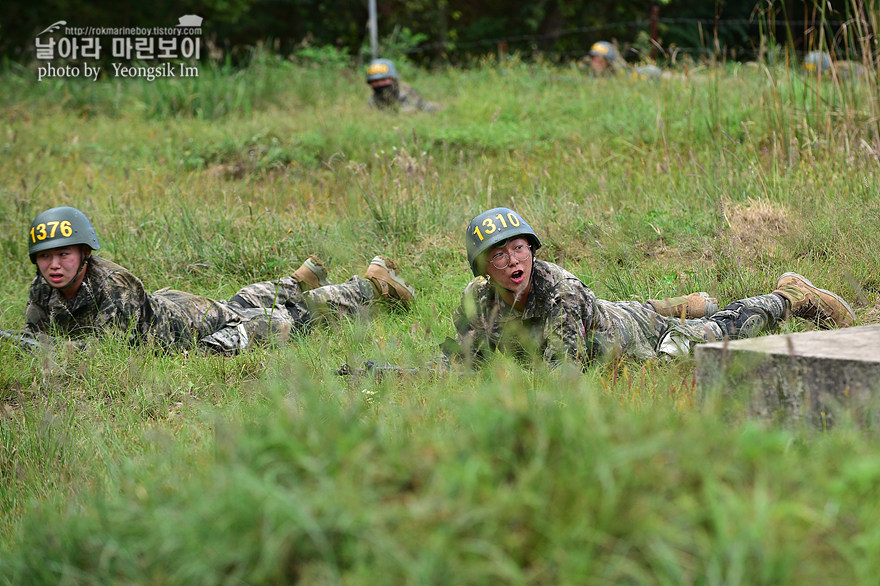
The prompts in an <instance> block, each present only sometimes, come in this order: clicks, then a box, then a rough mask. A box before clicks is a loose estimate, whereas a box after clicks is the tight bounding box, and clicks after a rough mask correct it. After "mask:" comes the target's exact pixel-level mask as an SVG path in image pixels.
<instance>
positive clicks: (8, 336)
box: [0, 330, 55, 350]
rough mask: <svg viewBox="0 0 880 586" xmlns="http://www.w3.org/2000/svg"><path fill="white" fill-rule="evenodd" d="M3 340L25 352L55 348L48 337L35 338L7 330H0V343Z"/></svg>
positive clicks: (52, 339)
mask: <svg viewBox="0 0 880 586" xmlns="http://www.w3.org/2000/svg"><path fill="white" fill-rule="evenodd" d="M3 340H9V341H10V342H11V343H13V344H17V345H18V346H19V347H21V348H23V349H25V350H49V349H52V348H54V346H55V345H54V338H51V337H49V336H40V337H39V338H35V337H33V336H28V335H27V334H23V333H21V332H10V331H8V330H0V342H2V341H3Z"/></svg>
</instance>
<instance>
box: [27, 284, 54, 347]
mask: <svg viewBox="0 0 880 586" xmlns="http://www.w3.org/2000/svg"><path fill="white" fill-rule="evenodd" d="M36 282H37V280H36V279H34V282H33V283H32V284H31V289H30V292H29V293H28V300H27V307H26V309H25V311H24V322H25V326H24V331H25V333H29V334H36V333H38V332H45V331H46V330H47V329H48V326H49V312H48V311H47V310H46V304H45V303H44V302H42V301H41V300H40V298H39V297H40V296H39V289H38V288H37V286H36Z"/></svg>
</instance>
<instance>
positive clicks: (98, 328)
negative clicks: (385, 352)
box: [25, 256, 376, 354]
mask: <svg viewBox="0 0 880 586" xmlns="http://www.w3.org/2000/svg"><path fill="white" fill-rule="evenodd" d="M375 298H376V294H375V292H374V290H373V286H372V284H371V283H370V282H369V281H367V280H366V279H364V278H362V277H358V276H355V277H352V278H351V280H349V281H348V282H347V283H343V284H341V285H329V286H326V287H319V288H317V289H313V290H310V291H305V292H303V291H302V290H301V289H300V286H299V284H298V283H297V282H296V281H295V280H294V279H293V277H282V278H280V279H278V280H276V281H266V282H262V283H255V284H253V285H249V286H247V287H245V288H243V289H241V290H240V291H238V292H237V293H236V294H235V295H234V296H233V297H232V299H230V300H229V301H228V302H226V301H215V300H213V299H209V298H207V297H202V296H200V295H193V294H191V293H186V292H184V291H176V290H174V289H160V290H159V291H156V292H155V293H152V294H147V293H146V292H145V291H144V286H143V283H141V281H140V279H138V278H137V277H135V276H134V275H133V274H131V273H130V272H129V271H128V270H126V269H124V268H122V267H121V266H119V265H117V264H115V263H113V262H110V261H108V260H105V259H103V258H100V257H96V256H92V257H91V258H90V260H89V263H88V267H87V269H86V276H85V279H84V280H83V283H82V286H81V287H80V289H79V290H78V291H77V293H76V295H75V296H74V297H73V298H71V299H66V298H65V297H64V296H63V295H61V293H60V292H59V291H58V290H57V289H55V288H54V287H52V286H50V285H49V283H48V282H46V280H45V279H43V277H42V276H40V275H37V277H36V278H35V279H34V281H33V282H32V283H31V288H30V293H29V296H28V304H27V310H26V328H25V329H26V333H29V334H36V333H38V332H43V333H47V334H52V335H65V336H70V337H72V338H81V337H86V336H90V335H100V334H102V333H104V332H109V331H116V332H121V333H124V334H125V335H126V336H127V338H128V339H129V340H130V341H131V342H132V343H138V342H142V341H145V340H147V341H155V342H158V343H159V344H160V345H162V346H164V347H166V348H178V349H185V348H191V347H194V346H196V345H199V346H203V347H206V348H209V349H211V350H214V351H216V352H220V353H223V354H235V353H236V352H238V351H240V350H242V349H244V348H246V347H247V346H248V345H249V344H251V343H252V342H254V341H258V340H265V339H267V338H269V337H271V336H273V335H274V336H278V337H280V338H281V339H286V337H287V334H288V333H289V332H290V331H291V330H299V331H305V330H307V329H308V327H309V326H310V324H311V323H312V322H313V321H314V320H315V319H316V318H317V317H319V316H320V315H322V314H324V313H327V312H330V313H336V314H339V315H343V314H347V315H352V314H356V313H358V312H359V311H361V310H363V309H364V308H365V307H366V306H367V305H369V304H370V303H371V302H372V301H373V300H374V299H375Z"/></svg>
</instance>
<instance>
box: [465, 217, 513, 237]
mask: <svg viewBox="0 0 880 586" xmlns="http://www.w3.org/2000/svg"><path fill="white" fill-rule="evenodd" d="M495 218H498V221H499V222H501V228H502V229H503V228H507V222H510V225H511V226H513V227H516V226H519V218H518V217H517V216H516V214H513V213H512V212H508V213H507V222H505V221H504V216H502V215H501V214H497V215H496V216H495ZM483 226H484V227H485V228H486V235H487V236H488V235H489V234H492V233H493V232H495V231H496V230H498V229H499V228H498V226H496V225H495V220H494V219H493V218H486V219H485V220H483ZM474 234H476V236H477V238H479V239H480V240H483V233H482V232H481V231H480V227H479V226H474Z"/></svg>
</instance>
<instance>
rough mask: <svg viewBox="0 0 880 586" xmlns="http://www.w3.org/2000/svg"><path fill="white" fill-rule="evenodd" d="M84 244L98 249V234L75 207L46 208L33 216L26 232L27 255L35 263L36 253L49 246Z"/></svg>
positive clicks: (99, 246)
mask: <svg viewBox="0 0 880 586" xmlns="http://www.w3.org/2000/svg"><path fill="white" fill-rule="evenodd" d="M76 244H85V245H86V246H88V247H89V248H91V249H92V250H98V249H99V248H101V245H100V244H99V243H98V235H97V233H96V232H95V229H94V228H93V227H92V223H91V222H89V219H88V218H87V217H86V215H85V214H84V213H82V212H81V211H79V210H78V209H76V208H71V207H60V208H52V209H50V210H46V211H45V212H43V213H41V214H40V215H38V216H37V217H36V218H34V221H33V222H31V229H30V231H29V232H28V255H29V256H30V257H31V262H32V263H34V264H36V262H37V253H38V252H40V251H42V250H49V249H50V248H60V247H62V246H73V245H76Z"/></svg>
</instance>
